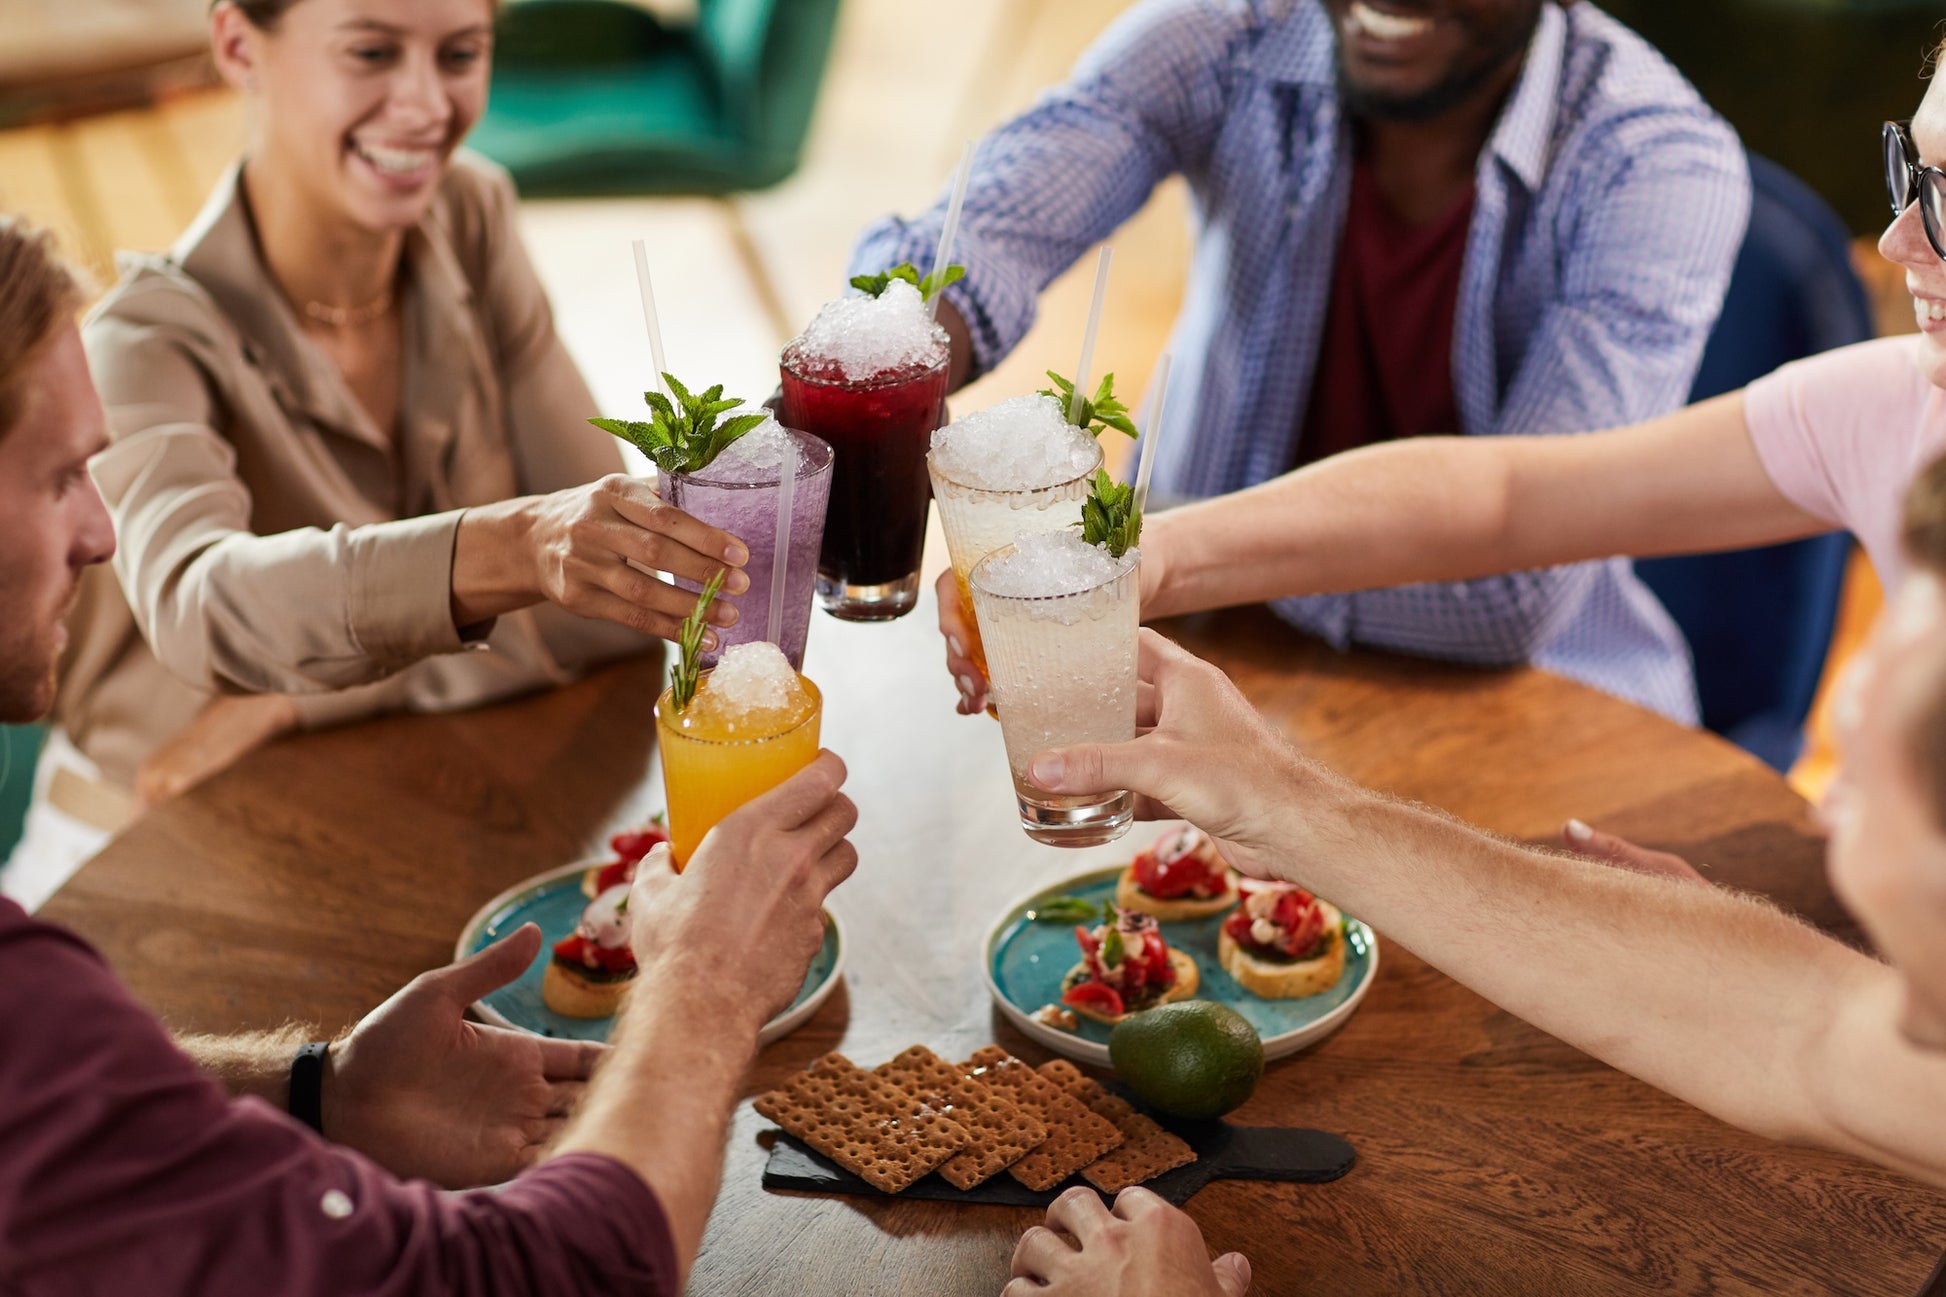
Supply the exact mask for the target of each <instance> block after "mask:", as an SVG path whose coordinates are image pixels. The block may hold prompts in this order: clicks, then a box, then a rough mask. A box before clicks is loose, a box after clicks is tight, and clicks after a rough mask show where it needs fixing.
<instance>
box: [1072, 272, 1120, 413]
mask: <svg viewBox="0 0 1946 1297" xmlns="http://www.w3.org/2000/svg"><path fill="white" fill-rule="evenodd" d="M1114 251H1115V250H1114V249H1113V248H1111V247H1109V246H1108V245H1107V244H1106V243H1104V244H1102V245H1101V256H1100V258H1099V259H1097V260H1096V262H1095V300H1094V303H1093V305H1091V306H1089V308H1088V331H1087V332H1086V333H1085V334H1083V335H1082V336H1081V363H1080V364H1079V365H1078V366H1076V367H1075V371H1074V396H1073V398H1072V399H1071V400H1069V402H1068V422H1069V423H1073V422H1075V421H1076V420H1078V419H1079V418H1080V417H1081V403H1082V402H1083V401H1085V400H1087V399H1088V395H1087V393H1088V366H1090V365H1092V364H1094V363H1095V331H1096V330H1097V329H1099V328H1100V327H1101V302H1102V299H1103V298H1104V297H1106V296H1108V258H1109V257H1110V256H1112V255H1113V254H1114Z"/></svg>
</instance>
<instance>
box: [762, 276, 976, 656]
mask: <svg viewBox="0 0 1946 1297" xmlns="http://www.w3.org/2000/svg"><path fill="white" fill-rule="evenodd" d="M949 357H950V350H949V347H948V340H947V336H946V331H945V330H944V329H942V328H940V327H939V326H938V325H936V324H934V323H933V321H932V316H931V315H930V313H929V312H928V311H927V310H926V306H925V298H924V296H923V295H922V294H921V293H920V291H919V289H918V288H916V287H914V286H913V285H912V284H909V283H906V282H904V281H902V280H893V281H891V282H890V283H889V284H887V285H885V286H884V288H883V289H882V290H881V291H880V292H879V294H878V295H877V296H876V297H872V296H866V297H845V298H840V299H838V300H837V301H834V302H831V303H828V304H827V305H826V306H825V307H824V309H823V310H821V311H819V312H818V315H817V318H816V319H814V320H812V321H811V323H810V326H809V327H807V328H806V329H805V330H804V332H803V334H801V335H800V336H799V337H797V338H795V339H793V340H792V341H791V343H790V345H788V346H787V347H785V348H784V353H783V356H782V358H781V361H780V363H779V368H780V371H781V376H782V381H783V402H782V405H781V406H780V408H779V410H778V417H779V418H780V419H781V421H782V422H783V423H784V424H785V425H786V426H788V427H792V428H798V429H801V430H803V431H805V432H808V433H810V434H811V435H812V436H815V437H819V438H822V439H823V440H824V441H826V442H829V443H830V445H831V449H832V452H833V456H834V462H833V466H832V474H831V503H830V507H829V509H828V511H827V513H826V516H825V526H824V543H823V546H822V548H821V552H820V556H819V560H818V602H819V604H820V605H821V606H822V607H823V608H824V609H825V611H826V612H829V613H831V614H832V615H833V616H835V617H839V618H842V619H844V620H847V621H887V620H890V619H891V618H894V617H902V616H904V615H905V614H906V613H908V612H910V611H911V610H912V608H913V606H914V605H915V604H916V603H917V601H918V595H919V556H920V551H921V549H923V548H924V546H925V540H926V506H927V481H926V451H927V449H928V447H929V445H930V442H931V437H932V431H933V429H934V428H937V427H938V426H939V420H940V415H941V412H942V411H943V410H944V408H945V402H946V375H947V363H948V359H949Z"/></svg>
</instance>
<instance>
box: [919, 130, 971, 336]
mask: <svg viewBox="0 0 1946 1297" xmlns="http://www.w3.org/2000/svg"><path fill="white" fill-rule="evenodd" d="M972 174H973V141H972V140H968V141H967V142H966V147H964V148H962V149H961V150H960V151H959V171H958V172H957V173H956V174H955V175H954V176H953V196H952V198H950V199H948V200H947V203H946V226H945V228H944V229H942V230H941V231H940V233H939V250H938V251H937V252H935V253H933V258H932V274H931V275H930V276H929V278H931V279H932V280H933V281H934V282H935V283H937V282H938V280H939V276H940V275H942V274H944V273H945V270H946V267H948V266H950V265H952V264H953V261H952V257H953V240H954V239H955V238H957V237H958V236H959V209H960V208H961V206H963V205H964V204H965V202H966V179H967V177H968V176H970V175H972ZM939 296H940V295H939V294H938V293H934V294H933V298H932V300H931V301H930V302H927V303H926V316H927V318H928V319H933V320H936V319H938V318H939Z"/></svg>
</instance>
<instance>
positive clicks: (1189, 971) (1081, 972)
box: [1061, 947, 1203, 1027]
mask: <svg viewBox="0 0 1946 1297" xmlns="http://www.w3.org/2000/svg"><path fill="white" fill-rule="evenodd" d="M1169 966H1170V967H1171V968H1173V969H1175V970H1176V984H1175V985H1174V986H1172V987H1170V988H1169V989H1168V990H1166V991H1164V992H1163V993H1162V995H1161V997H1160V998H1158V999H1157V1000H1156V1001H1155V1004H1145V1005H1143V1006H1142V1008H1141V1009H1136V1010H1134V1012H1136V1013H1140V1012H1142V1009H1153V1008H1155V1006H1156V1005H1157V1004H1170V1003H1173V1002H1174V1001H1176V1000H1187V999H1188V998H1189V997H1190V996H1192V995H1194V994H1196V988H1197V987H1198V986H1200V985H1201V984H1202V981H1203V975H1202V973H1201V972H1200V971H1198V970H1197V968H1196V961H1195V960H1193V959H1191V958H1190V957H1189V956H1188V955H1185V954H1183V953H1182V951H1180V950H1177V949H1175V948H1174V947H1171V948H1170V950H1169ZM1087 976H1088V965H1086V964H1085V963H1084V964H1076V965H1075V966H1074V967H1073V968H1070V969H1069V970H1068V975H1067V976H1066V977H1065V978H1063V979H1062V980H1061V989H1062V991H1064V992H1065V991H1066V990H1067V989H1068V987H1070V986H1073V985H1074V984H1075V983H1076V982H1079V981H1081V980H1083V979H1084V978H1086V977H1087ZM1062 1007H1063V1008H1066V1009H1070V1010H1072V1011H1073V1012H1075V1013H1078V1014H1080V1015H1081V1016H1082V1017H1084V1018H1093V1019H1094V1020H1095V1021H1096V1022H1102V1023H1106V1024H1107V1025H1109V1026H1111V1027H1112V1026H1114V1025H1115V1024H1116V1023H1118V1022H1120V1021H1121V1020H1122V1019H1123V1018H1126V1017H1127V1016H1128V1014H1126V1013H1103V1012H1102V1011H1101V1010H1099V1009H1095V1008H1091V1007H1089V1006H1087V1005H1081V1004H1069V1003H1067V1002H1066V1001H1065V1000H1064V1001H1062Z"/></svg>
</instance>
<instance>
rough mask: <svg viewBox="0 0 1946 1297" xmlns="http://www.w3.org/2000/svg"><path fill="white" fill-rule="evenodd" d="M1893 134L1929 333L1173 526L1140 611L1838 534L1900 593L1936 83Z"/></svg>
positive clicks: (1935, 197)
mask: <svg viewBox="0 0 1946 1297" xmlns="http://www.w3.org/2000/svg"><path fill="white" fill-rule="evenodd" d="M1886 142H1887V163H1888V165H1887V181H1888V184H1889V186H1890V188H1891V194H1892V198H1893V202H1894V204H1895V205H1896V206H1897V207H1898V208H1899V209H1900V210H1899V215H1898V216H1897V218H1896V219H1894V220H1893V222H1892V224H1891V225H1890V227H1888V228H1887V229H1886V231H1885V234H1884V236H1883V237H1882V238H1881V239H1880V240H1879V251H1880V252H1881V253H1883V254H1884V255H1885V257H1886V258H1888V259H1889V260H1891V261H1893V262H1896V263H1897V264H1898V265H1900V266H1902V267H1904V269H1905V272H1906V286H1907V288H1908V290H1909V291H1910V292H1911V294H1912V297H1913V304H1914V307H1915V310H1916V314H1917V316H1918V322H1919V329H1920V334H1919V336H1917V337H1911V336H1905V337H1894V338H1884V339H1880V340H1877V341H1873V342H1866V343H1861V344H1859V345H1857V346H1852V347H1846V348H1843V349H1840V350H1837V351H1832V352H1828V353H1826V354H1824V355H1821V356H1817V357H1813V358H1811V359H1809V360H1804V361H1799V362H1797V363H1794V364H1791V365H1787V366H1785V367H1784V368H1782V369H1780V370H1778V371H1777V372H1776V373H1774V374H1771V375H1770V376H1768V377H1766V378H1764V379H1761V380H1759V381H1758V382H1756V383H1754V384H1752V385H1751V386H1750V387H1748V388H1746V389H1745V390H1743V391H1740V392H1733V393H1730V394H1728V395H1725V396H1721V397H1717V398H1715V399H1713V400H1709V401H1704V402H1702V403H1700V404H1697V405H1693V406H1691V407H1689V408H1688V409H1685V410H1681V411H1678V412H1677V413H1675V414H1671V415H1668V416H1666V417H1664V418H1660V419H1654V420H1651V421H1649V422H1647V423H1642V424H1637V425H1635V426H1633V427H1629V428H1623V429H1618V430H1614V431H1609V432H1599V433H1592V434H1590V435H1586V436H1579V437H1417V438H1413V439H1411V440H1407V441H1396V442H1388V443H1385V444H1381V445H1375V446H1368V447H1365V448H1363V449H1360V450H1355V451H1351V452H1349V453H1346V454H1342V455H1334V456H1332V457H1331V458H1329V459H1327V460H1324V461H1322V462H1319V463H1317V464H1314V465H1311V466H1309V467H1306V468H1303V469H1300V470H1298V471H1296V472H1293V473H1289V474H1287V475H1285V476H1283V477H1280V478H1276V479H1274V480H1272V481H1269V482H1266V483H1264V484H1262V485H1260V486H1257V487H1254V488H1252V489H1250V490H1247V491H1241V492H1238V493H1236V494H1233V495H1226V496H1223V497H1222V498H1220V499H1214V500H1209V501H1206V502H1203V503H1200V504H1196V505H1191V506H1188V507H1185V508H1181V509H1175V510H1171V511H1169V512H1167V513H1162V514H1158V515H1157V516H1156V517H1155V518H1154V519H1153V520H1151V522H1150V523H1149V525H1148V527H1147V528H1146V529H1145V531H1144V533H1143V537H1142V557H1143V562H1142V581H1143V596H1142V615H1143V617H1144V619H1145V620H1146V619H1151V618H1156V617H1168V616H1173V615H1177V614H1181V613H1188V612H1196V611H1200V610H1203V609H1208V608H1222V607H1229V606H1231V605H1236V604H1251V603H1260V602H1263V601H1265V600H1268V599H1277V598H1283V597H1286V596H1291V595H1307V594H1328V593H1334V592H1341V591H1350V590H1365V589H1373V588H1379V587H1386V586H1396V585H1406V584H1410V583H1414V582H1425V581H1464V580H1471V579H1474V578H1478V577H1482V576H1486V575H1489V574H1492V573H1499V572H1511V571H1520V570H1524V569H1530V568H1542V567H1551V566H1554V565H1557V564H1562V563H1579V562H1584V561H1587V560H1590V559H1598V558H1606V557H1610V556H1613V555H1618V554H1627V555H1633V556H1637V557H1651V556H1655V555H1664V554H1693V553H1699V552H1705V551H1710V550H1731V549H1743V548H1747V547H1751V546H1757V545H1768V544H1773V543H1776V542H1780V541H1787V540H1794V539H1797V538H1800V537H1804V536H1811V535H1816V534H1818V533H1820V532H1826V531H1830V530H1832V529H1834V528H1845V529H1848V530H1850V531H1851V532H1852V533H1853V534H1854V535H1856V536H1857V537H1858V538H1859V540H1860V541H1861V542H1863V544H1864V546H1865V549H1866V551H1867V553H1868V554H1869V555H1870V556H1871V559H1872V563H1873V565H1874V566H1875V567H1876V568H1877V569H1878V571H1879V575H1880V577H1881V578H1882V579H1883V580H1884V582H1885V584H1886V586H1887V587H1888V590H1892V589H1896V587H1897V586H1898V584H1899V582H1900V580H1901V579H1902V577H1903V576H1904V574H1905V563H1904V560H1903V559H1902V557H1901V555H1900V551H1899V546H1898V527H1899V517H1900V505H1901V502H1902V500H1903V499H1904V495H1905V489H1906V487H1907V485H1908V484H1909V483H1910V482H1911V481H1912V480H1913V478H1914V477H1915V475H1916V474H1917V472H1918V470H1919V469H1920V468H1921V467H1922V466H1923V465H1924V464H1926V463H1927V462H1928V461H1929V460H1930V459H1932V458H1933V457H1935V456H1937V455H1938V454H1939V453H1941V451H1942V450H1946V404H1943V403H1946V394H1943V393H1942V388H1946V232H1943V228H1946V175H1943V174H1942V173H1941V172H1940V171H1938V170H1935V169H1934V168H1933V167H1931V166H1926V165H1925V164H1926V163H1946V89H1942V87H1941V85H1940V83H1939V82H1937V81H1935V82H1934V83H1933V85H1932V86H1931V88H1930V89H1929V90H1928V91H1927V93H1926V96H1925V99H1924V101H1923V102H1922V103H1921V104H1920V107H1919V111H1918V114H1917V115H1916V116H1915V117H1914V118H1913V120H1912V123H1911V126H1910V133H1909V134H1907V133H1906V132H1905V131H1904V130H1903V129H1900V128H1888V132H1887V141H1886ZM1915 146H1916V147H1915ZM1915 195H1917V196H1918V197H1919V201H1917V202H1914V201H1912V199H1913V197H1914V196H1915ZM1671 219H1680V217H1679V216H1673V215H1672V217H1671ZM948 665H949V667H951V668H952V669H953V670H954V671H955V673H956V674H957V675H958V677H959V679H960V681H961V684H960V688H961V690H962V692H963V693H964V694H966V697H965V698H964V699H963V701H962V704H961V706H962V710H967V709H971V708H974V707H977V706H980V705H983V703H984V698H983V697H981V696H980V690H979V687H978V681H979V675H978V673H977V672H976V671H973V670H972V669H971V664H970V663H967V662H965V661H964V660H963V655H960V654H958V653H954V652H950V651H949V654H948Z"/></svg>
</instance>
